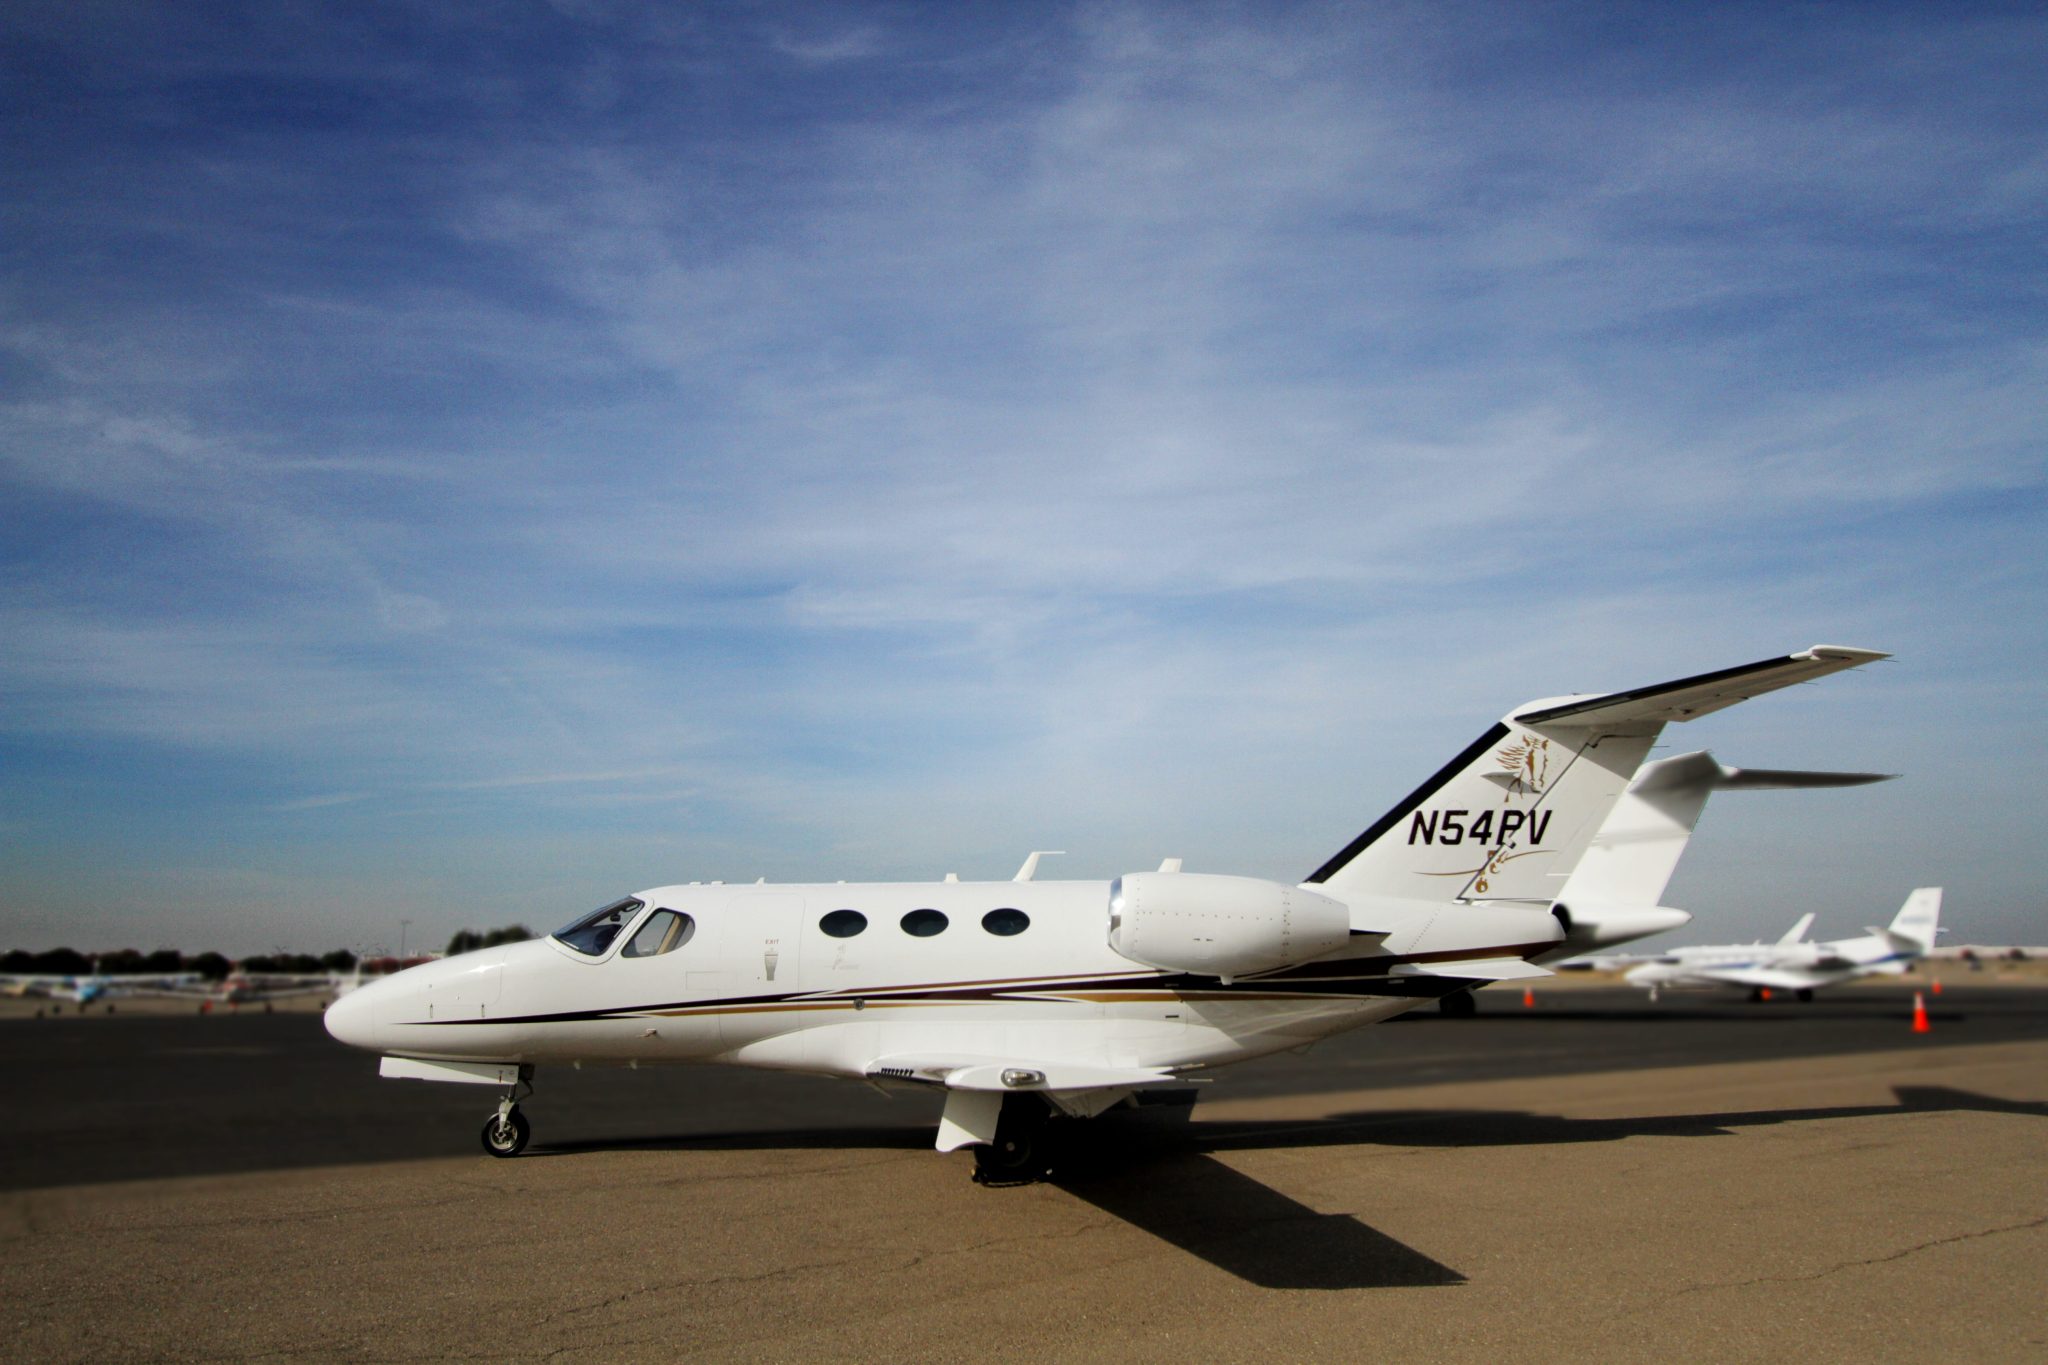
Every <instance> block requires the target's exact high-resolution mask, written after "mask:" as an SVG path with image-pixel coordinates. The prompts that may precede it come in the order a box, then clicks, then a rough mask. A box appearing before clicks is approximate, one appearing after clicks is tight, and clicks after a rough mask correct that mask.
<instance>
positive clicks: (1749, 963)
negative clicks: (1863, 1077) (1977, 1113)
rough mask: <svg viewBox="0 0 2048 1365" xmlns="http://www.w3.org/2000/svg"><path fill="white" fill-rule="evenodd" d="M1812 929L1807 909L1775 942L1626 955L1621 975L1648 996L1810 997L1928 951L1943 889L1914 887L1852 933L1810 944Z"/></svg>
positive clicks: (1903, 965)
mask: <svg viewBox="0 0 2048 1365" xmlns="http://www.w3.org/2000/svg"><path fill="white" fill-rule="evenodd" d="M1812 927H1813V915H1812V914H1811V913H1808V914H1804V915H1801V916H1800V917H1799V918H1798V919H1797V920H1796V921H1794V922H1793V925H1792V927H1791V928H1790V929H1788V930H1786V931H1785V934H1784V936H1783V937H1782V938H1780V939H1779V940H1778V941H1777V942H1776V943H1761V942H1759V943H1723V944H1711V945H1701V946H1697V947H1688V948H1673V949H1671V950H1670V951H1669V952H1665V953H1659V954H1657V955H1656V956H1655V957H1649V958H1643V957H1633V958H1627V959H1626V960H1625V961H1626V962H1634V963H1639V964H1640V965H1638V966H1632V967H1630V968H1629V970H1628V972H1627V973H1626V975H1624V976H1623V978H1622V979H1623V980H1625V981H1627V982H1628V983H1629V984H1630V985H1632V986H1641V987H1643V988H1644V989H1645V990H1647V991H1649V993H1650V998H1651V999H1652V1000H1655V999H1656V998H1657V996H1658V993H1659V992H1661V991H1665V990H1683V989H1686V988H1688V987H1704V988H1711V987H1721V988H1724V989H1725V988H1730V987H1732V988H1734V989H1736V990H1746V991H1748V992H1749V995H1750V999H1752V1000H1762V999H1764V998H1766V992H1769V991H1774V990H1775V991H1786V992H1789V993H1790V994H1792V995H1794V996H1796V997H1797V998H1798V999H1800V1000H1802V1001H1810V1000H1812V999H1813V993H1814V992H1815V991H1816V990H1818V989H1820V988H1821V987H1823V986H1838V985H1840V984H1841V983H1842V982H1844V981H1854V980H1855V979H1856V978H1857V977H1861V976H1897V975H1899V974H1900V973H1902V972H1904V971H1905V970H1906V969H1907V968H1908V967H1910V966H1912V964H1913V963H1915V962H1917V961H1919V960H1920V959H1921V958H1923V957H1925V956H1927V954H1928V953H1930V952H1932V951H1933V949H1934V939H1935V936H1936V935H1937V934H1939V933H1940V932H1941V888H1940V887H1938V886H1922V887H1916V888H1915V889H1914V890H1913V892H1912V894H1911V895H1909V896H1907V897H1906V903H1905V904H1904V905H1902V906H1900V907H1899V913H1898V914H1896V915H1894V916H1893V917H1892V922H1891V924H1890V925H1889V926H1888V927H1886V928H1883V929H1879V928H1876V927H1872V928H1869V929H1866V930H1865V931H1864V933H1863V935H1862V936H1861V937H1858V938H1840V939H1836V940H1834V941H1833V942H1831V943H1810V942H1808V941H1807V939H1806V931H1807V930H1808V929H1810V928H1812ZM1617 965H1625V964H1617Z"/></svg>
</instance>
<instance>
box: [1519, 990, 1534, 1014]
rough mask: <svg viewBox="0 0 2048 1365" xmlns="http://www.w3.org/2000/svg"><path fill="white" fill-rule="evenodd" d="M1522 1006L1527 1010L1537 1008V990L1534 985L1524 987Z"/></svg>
mask: <svg viewBox="0 0 2048 1365" xmlns="http://www.w3.org/2000/svg"><path fill="white" fill-rule="evenodd" d="M1522 1008H1523V1009H1525V1010H1533V1009H1535V1008H1536V991H1535V988H1534V987H1532V986H1524V987H1522Z"/></svg>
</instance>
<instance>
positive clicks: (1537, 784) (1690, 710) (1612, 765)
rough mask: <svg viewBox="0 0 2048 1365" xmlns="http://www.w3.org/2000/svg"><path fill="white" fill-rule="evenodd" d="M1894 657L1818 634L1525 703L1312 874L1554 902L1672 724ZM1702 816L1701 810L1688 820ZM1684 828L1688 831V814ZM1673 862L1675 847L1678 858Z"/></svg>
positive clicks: (1385, 888)
mask: <svg viewBox="0 0 2048 1365" xmlns="http://www.w3.org/2000/svg"><path fill="white" fill-rule="evenodd" d="M1885 657H1887V656H1886V655H1883V654H1880V653H1877V652H1875V651H1872V650H1866V649H1844V648H1839V647H1835V646H1826V645H1817V646H1815V647H1814V648H1812V649H1809V650H1806V651H1804V652H1802V653H1799V654H1793V655H1790V656H1788V657H1784V658H1777V659H1765V660H1761V661H1760V662H1757V663H1753V664H1743V665H1740V666H1739V667H1736V668H1727V669H1722V670H1720V671H1719V672H1715V673H1705V674H1700V675H1698V676H1696V677H1691V678H1680V679H1678V680H1677V681H1675V682H1668V683H1658V684H1656V685H1654V686H1651V687H1644V688H1638V689H1636V690H1634V691H1630V692H1615V693H1608V694H1605V695H1600V696H1585V697H1563V698H1553V699H1550V700H1546V701H1537V702H1530V703H1529V704H1527V705H1525V706H1521V707H1518V708H1516V709H1515V710H1514V711H1512V712H1510V713H1509V714H1508V715H1507V716H1506V717H1504V718H1503V719H1502V720H1501V722H1500V723H1499V724H1497V725H1495V726H1494V727H1493V728H1492V729H1490V730H1488V731H1487V732H1486V733H1485V734H1483V735H1481V736H1480V737H1479V738H1478V739H1477V740H1475V741H1473V743H1472V744H1471V745H1469V746H1468V747H1467V748H1466V749H1465V751H1464V752H1463V753H1461V754H1459V755H1458V756H1457V757H1456V758H1454V759H1452V760H1451V761H1450V762H1449V763H1447V764H1445V765H1444V766H1443V768H1441V769H1440V770H1438V772H1437V773H1436V775H1435V776H1434V777H1432V778H1430V779H1429V781H1427V782H1425V783H1423V784H1422V785H1421V786H1420V787H1417V788H1416V789H1415V790H1414V791H1413V792H1411V793H1409V794H1408V796H1407V797H1406V798H1405V799H1404V800H1403V801H1402V802H1401V803H1400V804H1399V805H1396V806H1395V807H1394V808H1393V809H1392V810H1390V811H1388V812H1387V813H1386V814H1385V815H1383V816H1381V817H1380V818H1379V820H1378V821H1376V822H1375V823H1374V824H1373V825H1372V827H1371V828H1370V829H1367V830H1366V831H1365V832H1364V833H1363V834H1360V835H1359V836H1358V837H1357V838H1356V839H1354V840H1352V841H1351V843H1350V845H1349V846H1347V847H1346V848H1345V849H1344V850H1343V851H1342V852H1340V853H1339V854H1337V855H1336V856H1335V857H1334V858H1332V859H1330V860H1329V862H1327V863H1325V864H1324V865H1323V866H1322V867H1320V868H1318V869H1317V870H1316V871H1315V872H1314V873H1313V874H1312V875H1310V876H1309V877H1308V879H1307V882H1306V883H1305V884H1309V885H1323V886H1327V887H1328V888H1329V889H1330V890H1332V891H1335V892H1338V893H1342V894H1377V895H1388V896H1399V897H1402V898H1405V899H1419V900H1435V901H1443V902H1451V901H1472V900H1482V899H1483V900H1511V901H1527V902H1535V903H1540V904H1543V905H1549V904H1550V903H1551V902H1552V901H1553V900H1555V899H1556V897H1557V894H1558V891H1559V889H1560V888H1561V887H1562V886H1563V885H1564V884H1565V881H1566V880H1567V879H1568V878H1569V877H1570V876H1571V874H1572V872H1573V870H1574V869H1575V868H1576V867H1577V866H1578V863H1579V860H1580V857H1581V855H1583V854H1584V853H1585V851H1586V849H1587V847H1588V846H1589V845H1590V844H1591V843H1592V841H1593V838H1594V835H1595V833H1596V832H1598V831H1599V830H1600V829H1601V827H1602V824H1603V823H1604V822H1605V821H1606V820H1607V818H1608V814H1609V812H1610V811H1611V810H1612V809H1613V808H1614V805H1615V802H1616V801H1617V799H1618V798H1620V796H1621V794H1622V792H1623V790H1624V789H1625V788H1627V786H1628V785H1629V782H1630V780H1631V779H1632V778H1633V777H1634V776H1635V775H1636V769H1637V768H1638V767H1639V766H1640V765H1641V763H1642V761H1643V758H1644V756H1645V755H1647V754H1648V753H1649V751H1650V746H1651V745H1652V744H1654V743H1655V742H1656V739H1657V736H1658V735H1659V734H1660V733H1661V732H1662V731H1663V729H1664V726H1665V724H1666V723H1668V722H1670V721H1686V720H1692V719H1694V718H1695V717H1698V716H1703V715H1706V714H1708V713H1710V712H1713V711H1718V710H1720V709H1722V708H1723V707H1727V706H1733V705H1734V704H1735V703H1737V702H1739V701H1743V700H1746V699H1747V698H1750V697H1754V696H1758V695H1760V694H1762V693H1765V692H1773V691H1776V690H1777V689H1779V688H1781V687H1789V686H1791V685H1792V684H1794V683H1798V682H1806V681H1810V680H1812V679H1815V678H1821V677H1825V676H1826V675H1828V674H1830V673H1836V672H1840V671H1841V670H1843V669H1845V668H1854V667H1856V666H1857V665H1859V664H1865V663H1869V662H1870V661H1871V660H1873V659H1882V658H1885ZM1711 761H1712V760H1708V762H1711ZM1716 767H1717V768H1718V765H1716ZM1708 790H1711V787H1709V788H1708ZM1700 799H1701V801H1702V802H1704V799H1705V797H1704V794H1703V795H1702V796H1701V798H1700ZM1697 817H1698V811H1697V810H1694V811H1693V813H1692V817H1691V818H1692V819H1697ZM1684 828H1685V832H1686V833H1687V834H1689V833H1690V832H1691V824H1690V822H1689V821H1688V822H1687V823H1686V824H1685V827H1684ZM1679 847H1680V848H1681V849H1682V847H1683V844H1682V842H1681V844H1680V845H1679ZM1676 860H1677V858H1676V853H1675V852H1673V853H1671V854H1670V857H1669V861H1670V862H1671V863H1672V864H1675V863H1676ZM1669 875H1670V869H1669V867H1666V868H1665V870H1664V876H1665V877H1666V878H1667V879H1668V877H1669ZM1662 890H1663V888H1662V886H1661V884H1660V885H1659V887H1658V892H1659V893H1660V894H1661V892H1662ZM1650 903H1652V904H1654V903H1655V897H1651V898H1650Z"/></svg>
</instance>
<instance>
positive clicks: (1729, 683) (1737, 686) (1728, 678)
mask: <svg viewBox="0 0 2048 1365" xmlns="http://www.w3.org/2000/svg"><path fill="white" fill-rule="evenodd" d="M1890 657H1891V656H1890V655H1889V654H1886V653H1883V652H1882V651H1880V650H1875V649H1850V648H1847V647H1846V646H1842V645H1815V646H1814V647H1813V648H1811V649H1807V650H1801V651H1800V652H1799V653H1797V654H1791V655H1787V656H1785V657H1783V658H1778V659H1760V660H1758V661H1757V662H1756V663H1753V664H1740V665H1737V666H1736V667H1734V668H1724V669H1720V670H1718V671H1716V672H1713V673H1701V674H1698V675H1696V676H1694V677H1690V678H1680V679H1678V680H1677V681H1675V682H1668V683H1658V684H1657V685H1656V686H1654V687H1644V688H1638V689H1636V690H1635V691H1633V692H1609V693H1605V694H1603V695H1600V696H1592V697H1572V698H1568V699H1561V700H1559V701H1555V702H1543V703H1538V704H1536V705H1535V706H1534V707H1531V708H1526V709H1524V710H1520V711H1517V712H1516V713H1515V716H1514V718H1515V720H1516V721H1518V722H1520V723H1521V724H1523V725H1526V726H1530V727H1533V728H1538V729H1540V728H1542V727H1543V726H1546V725H1553V724H1557V723H1560V722H1562V723H1564V724H1569V725H1574V726H1577V725H1596V724H1597V725H1601V726H1607V725H1613V724H1626V723H1632V722H1633V723H1643V724H1650V725H1662V724H1664V723H1665V722H1667V721H1686V720H1694V719H1696V718H1698V717H1700V716H1704V715H1709V714H1711V713H1713V712H1715V711H1719V710H1721V709H1722V708H1723V707H1728V706H1733V705H1735V703H1737V702H1739V701H1747V700H1749V699H1750V698H1751V697H1760V696H1762V695H1763V694H1764V693H1766V692H1775V691H1777V690H1778V689H1779V688H1781V687H1790V686H1792V685H1793V684H1794V683H1803V682H1812V681H1813V680H1814V679H1816V678H1825V677H1826V676H1827V675H1828V674H1830V673H1839V672H1841V671H1842V670H1843V669H1845V668H1855V667H1856V666H1857V665H1859V664H1867V663H1870V662H1872V661H1873V660H1876V659H1888V658H1890Z"/></svg>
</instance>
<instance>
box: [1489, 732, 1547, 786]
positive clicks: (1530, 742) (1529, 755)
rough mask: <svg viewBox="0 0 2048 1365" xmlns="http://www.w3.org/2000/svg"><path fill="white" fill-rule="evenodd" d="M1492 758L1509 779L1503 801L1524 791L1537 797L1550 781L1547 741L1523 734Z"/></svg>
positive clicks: (1497, 751)
mask: <svg viewBox="0 0 2048 1365" xmlns="http://www.w3.org/2000/svg"><path fill="white" fill-rule="evenodd" d="M1493 757H1494V761H1495V762H1497V763H1499V764H1500V766H1501V767H1503V768H1505V769H1506V770H1507V774H1508V779H1509V780H1508V783H1507V792H1506V794H1505V796H1504V797H1503V798H1502V799H1504V800H1509V801H1512V800H1513V799H1514V798H1515V797H1516V796H1517V795H1520V794H1522V793H1525V792H1526V793H1528V794H1530V795H1539V794H1541V793H1542V791H1543V787H1544V784H1545V783H1547V782H1548V781H1549V780H1550V741H1549V740H1547V739H1538V738H1537V737H1536V736H1534V735H1524V736H1523V737H1522V738H1521V739H1519V740H1517V741H1516V742H1515V743H1513V744H1510V745H1508V747H1507V748H1505V749H1499V750H1496V751H1495V752H1494V755H1493Z"/></svg>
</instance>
